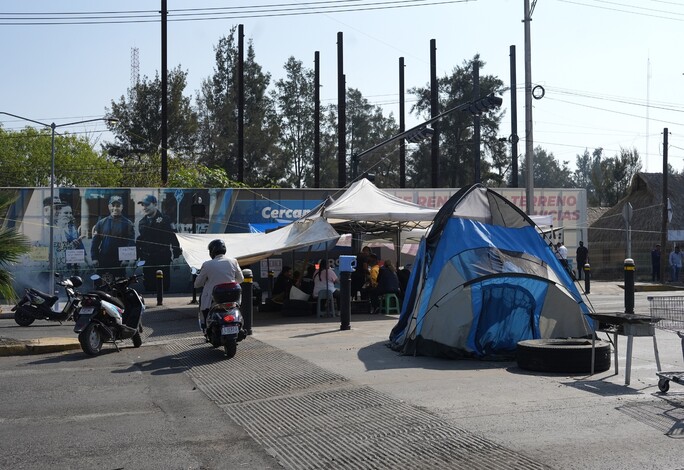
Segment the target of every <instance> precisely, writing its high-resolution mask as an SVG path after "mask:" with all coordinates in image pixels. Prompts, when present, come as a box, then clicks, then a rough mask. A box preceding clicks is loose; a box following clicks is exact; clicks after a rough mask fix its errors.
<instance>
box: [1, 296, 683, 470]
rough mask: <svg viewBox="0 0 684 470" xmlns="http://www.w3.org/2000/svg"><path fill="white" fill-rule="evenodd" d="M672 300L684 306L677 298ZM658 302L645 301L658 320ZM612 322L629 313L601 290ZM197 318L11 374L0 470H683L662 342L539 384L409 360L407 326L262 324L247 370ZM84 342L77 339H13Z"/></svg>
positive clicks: (302, 321)
mask: <svg viewBox="0 0 684 470" xmlns="http://www.w3.org/2000/svg"><path fill="white" fill-rule="evenodd" d="M675 294H676V293H675ZM649 295H673V293H672V292H656V293H645V292H638V293H637V295H636V299H635V300H636V311H637V313H648V300H647V297H648V296H649ZM589 300H590V301H591V303H592V304H593V305H594V307H595V308H596V310H598V311H604V312H608V311H618V312H619V311H623V306H624V292H623V291H622V289H620V288H619V287H618V286H617V284H616V283H602V284H599V283H595V284H594V286H593V288H592V294H590V295H589ZM194 314H195V307H193V306H188V305H187V301H186V299H183V298H177V299H168V302H167V306H165V307H152V308H150V312H149V315H148V316H147V320H146V333H145V334H146V336H145V342H144V344H143V347H142V348H139V349H134V348H132V347H130V343H128V345H127V347H124V348H122V350H121V352H115V351H114V350H113V349H112V348H111V346H110V347H108V348H107V349H106V353H105V354H102V355H101V356H98V357H95V358H89V357H87V356H85V355H84V354H83V353H82V352H81V351H80V350H72V351H65V352H61V353H51V354H44V355H38V356H21V357H0V376H2V377H1V378H0V396H2V397H3V401H2V403H3V405H2V407H0V467H1V468H38V467H44V466H50V467H52V468H58V469H59V468H112V469H113V468H172V469H175V468H179V469H180V468H293V469H295V468H419V469H423V468H440V469H441V468H463V469H468V470H470V469H473V468H483V469H488V470H489V469H493V468H525V469H527V468H557V469H561V468H562V469H586V468H591V469H606V470H607V469H611V470H612V469H616V468H619V469H649V468H651V469H663V468H668V469H677V468H684V463H682V459H681V455H682V439H684V387H682V386H679V385H677V384H673V385H672V387H671V390H670V392H669V393H668V394H667V395H664V394H661V393H660V392H659V391H658V388H657V380H658V377H657V376H656V374H655V372H656V366H655V360H654V353H653V343H652V341H651V338H647V337H645V338H634V350H633V364H632V369H631V383H630V384H629V385H626V384H625V375H624V372H625V360H626V356H625V338H624V337H620V338H619V360H618V364H619V372H618V373H617V374H615V372H614V369H613V367H611V369H610V370H609V371H606V372H603V373H600V374H596V375H594V376H586V375H565V374H538V373H531V372H527V371H523V370H521V369H519V368H518V367H517V364H516V363H515V362H484V361H448V360H442V359H435V358H426V357H410V356H400V355H398V354H397V353H396V352H394V351H391V350H390V349H388V348H387V347H386V345H385V344H386V341H387V335H388V333H389V331H390V329H391V328H392V326H394V324H395V323H396V320H397V316H396V315H394V316H382V315H353V316H352V329H351V330H350V331H340V328H339V319H315V318H313V317H293V318H283V317H280V316H277V315H273V314H260V313H258V314H256V315H255V325H254V326H255V328H254V335H253V336H252V337H250V338H248V339H247V340H246V341H245V342H243V343H241V344H240V346H239V348H238V354H237V356H236V357H235V358H234V359H231V360H224V359H222V358H221V357H220V351H216V350H212V349H211V348H209V347H208V346H207V345H206V344H204V343H203V342H202V341H201V340H200V339H199V338H198V336H197V333H196V320H195V317H194ZM13 334H14V336H17V335H27V336H41V335H57V336H60V335H65V336H72V335H73V333H71V325H61V326H60V325H55V324H48V323H46V322H41V323H40V324H39V323H36V325H34V326H31V327H30V328H27V329H22V330H21V331H19V330H18V329H17V326H16V325H13V321H12V320H11V319H0V337H12V335H13ZM657 339H658V346H659V349H660V357H661V361H662V363H663V368H664V369H667V370H684V364H683V362H684V358H683V357H682V349H681V343H680V341H679V338H677V337H676V335H675V334H674V333H672V332H671V331H661V330H659V331H657Z"/></svg>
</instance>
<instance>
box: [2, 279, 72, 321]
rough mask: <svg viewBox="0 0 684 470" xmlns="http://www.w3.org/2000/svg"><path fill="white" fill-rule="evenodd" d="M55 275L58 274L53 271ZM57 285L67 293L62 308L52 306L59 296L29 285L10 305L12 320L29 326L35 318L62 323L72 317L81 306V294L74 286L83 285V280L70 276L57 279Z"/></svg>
mask: <svg viewBox="0 0 684 470" xmlns="http://www.w3.org/2000/svg"><path fill="white" fill-rule="evenodd" d="M55 277H57V278H59V277H60V275H59V274H58V273H55ZM57 285H59V286H62V287H63V288H64V291H65V292H66V295H67V300H66V302H65V304H64V307H63V308H62V310H57V311H55V310H53V309H52V307H54V305H55V304H56V303H57V301H58V300H59V296H56V295H50V294H46V293H44V292H41V291H39V290H37V289H33V288H32V287H29V288H28V289H26V292H25V294H24V297H22V299H21V300H20V301H19V302H17V304H16V305H15V306H14V307H12V311H13V312H14V321H15V322H17V325H19V326H29V325H31V324H32V323H33V322H34V321H35V320H49V321H56V322H59V323H62V322H64V321H69V320H71V319H72V318H73V316H74V314H75V313H76V312H78V310H79V308H80V307H81V294H79V293H78V292H77V291H76V288H78V287H81V286H82V285H83V280H82V279H81V278H80V277H79V276H71V277H70V278H68V279H64V280H63V281H61V280H60V281H57Z"/></svg>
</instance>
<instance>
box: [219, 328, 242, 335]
mask: <svg viewBox="0 0 684 470" xmlns="http://www.w3.org/2000/svg"><path fill="white" fill-rule="evenodd" d="M239 331H240V327H239V326H224V327H222V328H221V334H222V335H236V334H238V332H239Z"/></svg>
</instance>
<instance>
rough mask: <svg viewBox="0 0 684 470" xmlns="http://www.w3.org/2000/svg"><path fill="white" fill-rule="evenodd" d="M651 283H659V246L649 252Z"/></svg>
mask: <svg viewBox="0 0 684 470" xmlns="http://www.w3.org/2000/svg"><path fill="white" fill-rule="evenodd" d="M651 281H653V282H656V281H657V282H660V244H659V243H657V244H656V246H655V248H653V250H652V251H651Z"/></svg>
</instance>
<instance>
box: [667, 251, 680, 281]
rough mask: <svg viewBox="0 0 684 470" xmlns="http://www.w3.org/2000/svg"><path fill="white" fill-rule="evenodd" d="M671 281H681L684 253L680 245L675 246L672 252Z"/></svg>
mask: <svg viewBox="0 0 684 470" xmlns="http://www.w3.org/2000/svg"><path fill="white" fill-rule="evenodd" d="M669 261H670V282H679V272H680V271H681V269H682V253H681V252H680V251H679V246H675V249H674V251H673V252H671V253H670V259H669Z"/></svg>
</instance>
